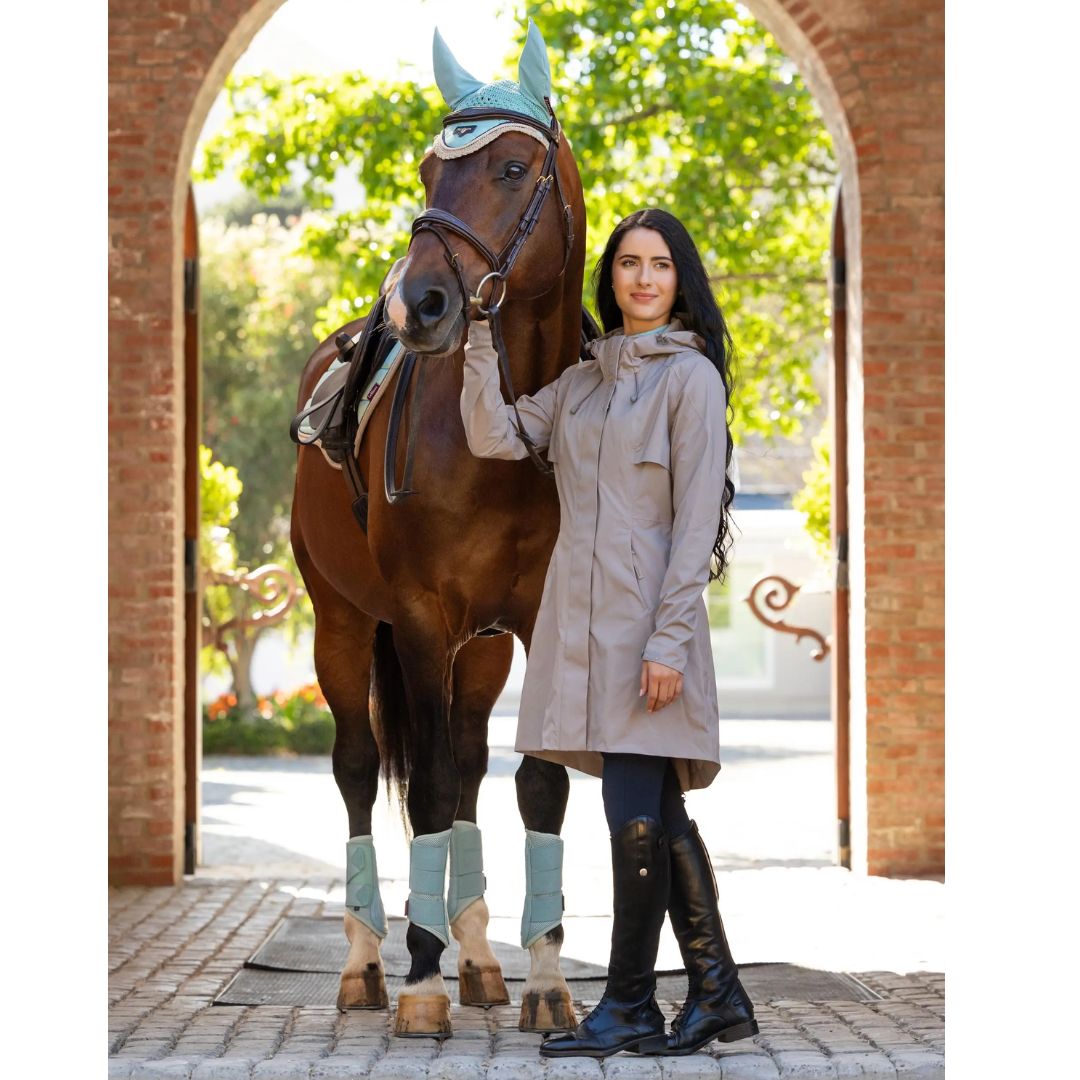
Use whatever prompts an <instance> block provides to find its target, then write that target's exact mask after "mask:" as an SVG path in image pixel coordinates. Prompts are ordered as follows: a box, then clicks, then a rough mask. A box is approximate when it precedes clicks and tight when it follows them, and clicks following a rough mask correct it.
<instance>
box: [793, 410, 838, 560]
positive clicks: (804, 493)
mask: <svg viewBox="0 0 1080 1080" xmlns="http://www.w3.org/2000/svg"><path fill="white" fill-rule="evenodd" d="M830 426H831V425H830V423H829V421H828V420H826V422H825V425H824V426H823V427H822V429H821V430H820V431H819V432H818V433H817V434H816V435H815V436H814V438H813V439H812V440H811V442H810V445H811V446H812V447H813V450H814V460H813V462H812V463H811V465H810V468H808V469H807V470H806V471H805V472H804V473H803V488H802V490H801V491H797V492H796V493H795V495H794V496H792V499H791V505H792V507H793V508H794V509H795V510H799V511H801V512H802V513H804V514H806V531H807V532H808V533H809V534H810V538H811V539H812V540H813V541H814V544H815V546H816V547H817V552H818V555H820V556H821V558H822V559H824V560H826V561H828V560H829V559H830V558H831V557H832V537H831V534H830V513H829V511H830V508H831V506H832V470H831V468H830V463H829V445H830V442H831V434H830V431H829V428H830Z"/></svg>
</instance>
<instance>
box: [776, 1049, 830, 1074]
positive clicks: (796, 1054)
mask: <svg viewBox="0 0 1080 1080" xmlns="http://www.w3.org/2000/svg"><path fill="white" fill-rule="evenodd" d="M773 1061H774V1062H775V1063H776V1068H777V1070H778V1071H779V1073H780V1080H807V1078H809V1077H819V1076H820V1077H834V1076H836V1072H835V1070H834V1069H833V1066H832V1061H831V1060H830V1058H829V1057H827V1056H826V1055H825V1054H823V1053H821V1051H820V1050H780V1051H778V1052H777V1053H775V1054H773Z"/></svg>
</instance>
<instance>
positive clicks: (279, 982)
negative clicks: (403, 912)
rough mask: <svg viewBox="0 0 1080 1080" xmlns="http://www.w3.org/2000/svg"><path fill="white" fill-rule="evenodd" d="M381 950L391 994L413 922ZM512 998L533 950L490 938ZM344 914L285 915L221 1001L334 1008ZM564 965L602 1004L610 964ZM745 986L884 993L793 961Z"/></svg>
mask: <svg viewBox="0 0 1080 1080" xmlns="http://www.w3.org/2000/svg"><path fill="white" fill-rule="evenodd" d="M387 923H388V933H387V935H386V937H385V939H384V940H383V942H382V947H381V949H380V952H381V955H382V959H383V966H384V969H385V972H386V990H387V993H388V994H389V996H390V997H391V998H394V997H396V996H397V993H398V991H399V990H400V989H401V987H402V986H404V984H405V976H406V974H407V973H408V971H409V953H408V949H407V948H406V945H405V931H406V929H407V927H408V920H407V919H403V918H400V917H397V916H392V917H390V918H389V919H388V920H387ZM491 948H492V951H493V952H494V953H495V956H496V958H497V959H498V961H499V964H500V966H501V967H502V971H503V978H504V979H505V980H506V983H507V989H508V990H509V992H510V998H511V1000H514V1001H520V1000H521V983H523V982H524V980H525V978H526V977H527V976H528V973H529V954H528V952H527V951H526V950H524V949H522V948H521V947H520V946H519V945H517V944H509V943H508V942H505V941H492V942H491ZM348 951H349V948H348V942H347V941H346V939H345V932H344V930H343V928H342V925H341V918H340V917H337V918H301V917H292V918H286V919H282V920H281V922H279V923H278V924H277V926H275V927H274V929H273V931H271V933H270V936H269V937H268V938H267V940H266V941H265V942H264V943H263V944H262V945H261V946H260V947H259V948H258V949H257V950H256V952H255V953H254V954H253V955H252V956H251V958H250V959H249V960H248V961H247V962H246V963H245V965H244V967H243V968H242V969H241V970H240V971H239V972H238V973H237V975H236V976H235V978H233V980H232V981H231V982H230V983H229V984H228V986H226V987H225V989H224V990H223V991H222V992H221V993H220V994H219V995H218V997H217V998H216V999H215V1001H214V1004H215V1005H285V1006H299V1005H324V1006H327V1005H334V1004H335V1003H336V1001H337V992H338V976H339V974H340V972H341V968H342V967H343V965H344V963H345V960H346V958H347V956H348ZM457 959H458V944H457V942H456V941H451V944H450V946H449V948H447V949H446V950H444V952H443V954H442V959H441V965H440V966H441V969H442V973H443V978H444V979H445V980H446V983H447V990H448V991H449V993H450V997H451V1000H453V1001H456V1000H457V990H456V986H457ZM560 966H561V969H562V972H563V975H564V976H565V977H566V980H567V982H568V984H569V986H570V993H571V994H572V995H573V996H574V998H575V999H577V1000H579V1001H596V1000H597V999H598V998H599V997H600V995H601V994H602V993H603V989H604V983H605V982H606V980H607V968H605V967H603V966H602V965H598V964H590V963H587V962H586V961H584V960H575V959H574V958H573V957H569V956H565V955H564V956H562V957H561V959H560ZM739 974H740V978H741V979H742V983H743V986H744V987H745V988H746V991H747V993H748V994H750V997H751V998H752V999H753V1000H754V1001H774V1000H777V999H779V998H791V999H793V1000H797V1001H869V1000H873V999H876V998H878V997H879V996H880V995H878V994H876V993H875V992H874V991H873V990H870V989H869V988H868V987H866V986H864V985H863V984H862V983H861V982H859V980H858V979H856V978H854V977H853V976H851V975H849V974H847V973H846V972H836V971H819V970H817V969H814V968H804V967H798V966H797V965H795V964H740V965H739ZM656 992H657V997H658V998H660V999H661V1000H665V1001H674V1002H681V1001H682V1000H683V998H684V997H685V996H686V973H685V972H684V971H681V970H676V971H661V972H657V987H656Z"/></svg>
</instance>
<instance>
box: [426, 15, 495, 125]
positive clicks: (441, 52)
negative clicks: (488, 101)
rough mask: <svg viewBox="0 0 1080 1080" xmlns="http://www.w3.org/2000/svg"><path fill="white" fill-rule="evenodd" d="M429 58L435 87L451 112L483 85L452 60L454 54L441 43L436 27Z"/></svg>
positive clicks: (440, 36)
mask: <svg viewBox="0 0 1080 1080" xmlns="http://www.w3.org/2000/svg"><path fill="white" fill-rule="evenodd" d="M431 56H432V63H433V66H434V68H435V85H436V86H438V88H439V92H440V93H441V94H442V96H443V99H444V100H445V101H446V104H447V105H449V106H450V109H451V110H454V109H456V108H457V107H458V102H460V101H461V100H462V99H463V98H467V97H468V96H469V95H470V94H472V93H474V92H475V91H477V90H479V89H480V87H481V86H483V85H484V84H483V83H482V82H481V81H480V80H479V79H478V78H476V76H475V75H470V74H469V73H468V72H467V71H466V70H465V69H464V68H463V67H462V66H461V65H460V64H459V63H458V62H457V60H455V59H454V54H453V53H452V52H451V51H450V46H449V45H447V44H446V42H445V41H443V38H442V34H440V33H439V28H438V27H436V28H435V40H434V41H433V42H432V44H431Z"/></svg>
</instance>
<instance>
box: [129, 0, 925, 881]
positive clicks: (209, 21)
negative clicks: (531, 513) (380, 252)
mask: <svg viewBox="0 0 1080 1080" xmlns="http://www.w3.org/2000/svg"><path fill="white" fill-rule="evenodd" d="M282 3H283V0H213V2H212V3H211V0H169V2H168V3H167V4H164V5H151V6H147V5H145V4H140V3H139V2H138V0H118V2H117V3H115V4H114V5H113V6H112V8H111V9H110V54H109V60H110V64H109V89H110V109H109V199H110V209H109V268H110V297H109V525H110V528H109V766H110V778H109V871H110V880H111V881H112V882H113V883H115V884H122V883H141V884H172V883H174V882H176V881H178V880H179V878H180V876H181V872H182V863H183V792H184V756H183V745H182V734H183V724H182V706H183V689H184V688H183V655H182V643H183V627H184V581H183V509H184V506H183V469H184V453H183V445H182V436H183V417H184V392H183V391H184V387H183V325H184V323H183V242H184V236H183V226H184V211H185V201H186V192H187V183H188V176H189V173H190V169H191V163H192V158H193V155H194V149H195V142H196V139H197V137H198V134H199V131H200V130H201V128H202V125H203V122H204V120H205V118H206V115H207V113H208V112H209V109H210V106H211V104H212V103H213V100H214V98H215V96H216V94H217V93H218V91H219V89H220V88H221V85H222V84H223V82H224V80H225V77H226V75H227V73H228V72H229V70H230V69H231V68H232V66H233V65H234V64H235V62H236V60H237V59H238V58H239V56H240V55H241V53H242V52H243V51H244V49H246V48H247V46H248V44H249V43H250V41H251V39H252V38H253V37H254V35H255V34H256V32H257V31H258V29H259V28H260V27H261V26H262V25H263V24H264V23H265V22H266V21H267V20H268V19H269V18H270V16H271V15H272V14H273V13H274V11H275V10H276V9H277V8H278V7H280V6H281V4H282ZM747 3H748V6H749V7H750V9H751V10H752V11H753V12H754V14H755V15H756V16H757V17H758V18H759V19H760V20H761V21H762V23H763V24H764V25H766V26H767V27H768V29H769V30H770V31H771V32H772V33H773V35H774V36H775V37H776V39H777V41H778V43H779V44H780V45H781V47H782V48H783V49H784V50H785V51H786V52H787V54H788V55H789V56H790V57H791V58H792V59H793V60H794V62H795V63H796V64H797V65H798V67H799V70H800V72H801V73H802V75H803V77H804V79H805V80H806V82H807V84H808V85H809V87H810V88H811V90H812V91H813V93H814V94H815V96H816V98H817V100H818V102H819V104H820V107H821V110H822V113H823V115H824V117H825V121H826V124H827V125H828V127H829V130H830V132H831V134H832V137H833V140H834V145H835V147H836V152H837V156H838V160H839V164H840V168H841V174H842V177H843V186H844V217H845V226H846V232H847V244H848V259H847V280H848V356H849V372H848V403H849V414H848V432H849V440H848V447H847V450H848V461H849V470H850V482H849V488H848V504H849V517H850V534H849V552H850V563H849V573H850V589H851V592H850V596H851V621H850V631H851V657H850V664H851V667H850V680H851V712H850V715H851V762H852V768H851V813H852V866H853V868H855V869H859V870H864V871H868V872H870V873H876V874H889V875H906V874H920V873H937V872H940V871H941V870H942V869H943V867H944V640H945V632H944V506H945V493H944V475H945V473H944V396H945V390H944V170H945V147H944V141H945V140H944V10H943V7H942V5H941V4H940V2H939V0H898V2H897V3H895V4H890V5H886V6H882V5H880V4H873V3H872V2H871V0H747Z"/></svg>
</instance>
